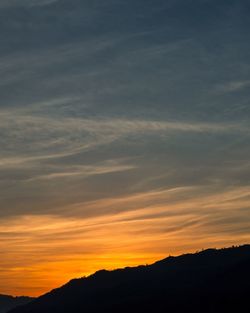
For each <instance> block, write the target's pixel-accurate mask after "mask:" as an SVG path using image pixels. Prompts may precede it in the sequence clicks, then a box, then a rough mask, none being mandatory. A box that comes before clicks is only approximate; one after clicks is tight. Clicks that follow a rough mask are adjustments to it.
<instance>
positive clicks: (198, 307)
mask: <svg viewBox="0 0 250 313" xmlns="http://www.w3.org/2000/svg"><path fill="white" fill-rule="evenodd" d="M249 294H250V245H245V246H241V247H237V248H234V247H233V248H227V249H221V250H214V249H209V250H205V251H202V252H199V253H196V254H186V255H182V256H179V257H169V258H167V259H164V260H162V261H159V262H156V263H155V264H153V265H149V266H139V267H135V268H125V269H120V270H115V271H105V270H103V271H99V272H96V273H95V274H93V275H91V276H89V277H87V278H82V279H75V280H72V281H70V282H69V283H68V284H66V285H65V286H63V287H61V288H59V289H55V290H53V291H52V292H50V293H48V294H46V295H44V296H42V297H40V298H38V299H36V300H34V301H32V302H31V303H29V304H27V305H25V306H23V307H19V308H16V309H14V310H12V311H11V313H59V312H64V313H78V312H81V313H84V312H88V313H97V312H98V313H101V312H103V313H113V312H114V313H125V312H126V313H127V312H131V313H142V312H144V313H145V312H150V313H155V312H170V313H179V312H182V313H183V312H192V313H193V312H195V313H196V312H197V313H208V312H209V313H211V312H214V313H224V312H225V313H226V312H227V313H228V312H240V313H244V312H246V313H249V312H250V301H249V298H248V297H249Z"/></svg>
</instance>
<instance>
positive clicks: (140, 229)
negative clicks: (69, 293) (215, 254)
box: [0, 0, 250, 296]
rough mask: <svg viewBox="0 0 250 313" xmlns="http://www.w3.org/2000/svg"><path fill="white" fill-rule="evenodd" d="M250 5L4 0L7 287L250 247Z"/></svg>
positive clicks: (0, 165) (0, 135) (0, 92)
mask: <svg viewBox="0 0 250 313" xmlns="http://www.w3.org/2000/svg"><path fill="white" fill-rule="evenodd" d="M249 14H250V2H249V1H248V0H245V1H244V0H234V1H233V0H220V1H218V0H106V1H101V0H74V1H72V0H0V38H1V45H0V73H1V79H0V253H1V257H0V293H4V294H12V295H32V296H38V295H40V294H42V293H44V292H47V291H49V290H50V289H52V288H55V287H58V286H60V285H62V284H64V283H66V282H67V281H68V280H69V279H71V278H75V277H83V276H86V275H89V274H91V273H93V272H95V271H96V270H98V269H102V268H106V269H113V268H117V267H124V266H134V265H138V264H149V263H152V262H154V261H156V260H158V259H161V258H164V257H167V256H168V255H177V254H181V253H186V252H194V251H197V250H200V249H204V248H208V247H217V248H219V247H225V246H231V245H239V244H244V243H250V204H249V203H250V159H249V155H250V145H249V142H250V103H249V96H250V41H249V30H250V19H249Z"/></svg>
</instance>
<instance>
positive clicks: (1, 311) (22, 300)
mask: <svg viewBox="0 0 250 313" xmlns="http://www.w3.org/2000/svg"><path fill="white" fill-rule="evenodd" d="M32 300H33V298H30V297H12V296H7V295H0V313H6V312H8V311H9V310H10V309H12V308H15V307H17V306H19V305H24V304H27V303H29V302H31V301H32Z"/></svg>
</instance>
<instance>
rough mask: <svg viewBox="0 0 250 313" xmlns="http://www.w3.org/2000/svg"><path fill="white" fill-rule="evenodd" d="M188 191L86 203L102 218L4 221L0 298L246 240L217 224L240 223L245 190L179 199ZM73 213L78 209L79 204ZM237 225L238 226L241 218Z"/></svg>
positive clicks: (0, 243)
mask: <svg viewBox="0 0 250 313" xmlns="http://www.w3.org/2000/svg"><path fill="white" fill-rule="evenodd" d="M187 192H188V193H190V189H189V190H185V189H183V188H182V189H181V188H180V189H174V190H170V191H158V192H151V193H147V194H138V195H134V196H130V197H127V198H123V199H108V200H102V201H100V203H98V202H94V203H90V204H89V208H91V209H92V210H95V212H97V211H98V208H100V207H101V208H105V207H109V208H111V209H112V207H114V211H113V212H111V213H109V214H104V215H102V216H98V215H96V216H95V215H93V216H89V217H81V215H80V214H79V215H78V216H75V217H70V218H69V217H63V216H61V217H59V216H35V215H32V216H21V217H19V218H17V217H13V218H6V219H5V220H3V222H2V223H1V226H0V233H1V241H0V250H1V252H2V253H1V259H0V268H1V271H0V280H1V287H0V293H3V294H11V295H29V296H39V295H41V294H43V293H45V292H48V291H49V290H51V289H53V288H57V287H59V286H61V285H62V284H65V283H66V282H68V281H69V280H70V279H73V278H78V277H83V276H86V275H90V274H92V273H94V272H95V271H97V270H100V269H115V268H122V267H126V266H136V265H140V264H151V263H153V262H154V261H157V260H159V259H162V258H165V257H167V256H168V255H169V254H171V255H178V254H182V253H186V252H195V251H196V250H200V249H202V248H210V247H217V248H219V247H225V246H230V245H233V244H244V243H247V242H249V241H250V240H249V239H250V236H249V234H248V233H244V232H243V231H240V230H238V229H236V230H235V231H234V232H233V230H232V229H231V228H230V225H228V224H226V223H224V222H223V216H224V215H225V210H226V212H227V214H230V216H231V217H232V218H233V217H234V216H236V215H237V217H238V218H239V212H237V210H235V209H236V208H237V207H239V206H240V207H241V208H243V209H244V208H247V205H248V204H249V201H248V197H249V190H247V189H242V188H241V189H239V190H234V191H226V192H225V193H224V194H213V195H207V194H205V195H199V196H196V197H190V196H189V197H186V199H185V201H184V200H183V194H184V193H187ZM181 196H182V197H181ZM178 198H180V200H178V201H177V200H176V199H178ZM167 203H168V204H167ZM123 206H124V207H125V208H126V210H122V207H123ZM74 209H75V212H77V211H78V210H79V212H80V210H81V205H80V204H79V206H77V207H75V208H74ZM115 209H116V211H115ZM242 212H243V213H244V210H243V211H242ZM243 213H242V214H243ZM242 220H243V221H241V225H240V226H241V228H242V227H243V226H244V216H242ZM246 223H247V222H246ZM245 227H247V225H245Z"/></svg>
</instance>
